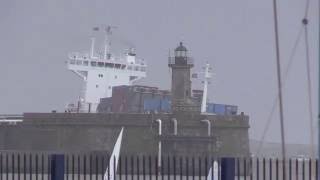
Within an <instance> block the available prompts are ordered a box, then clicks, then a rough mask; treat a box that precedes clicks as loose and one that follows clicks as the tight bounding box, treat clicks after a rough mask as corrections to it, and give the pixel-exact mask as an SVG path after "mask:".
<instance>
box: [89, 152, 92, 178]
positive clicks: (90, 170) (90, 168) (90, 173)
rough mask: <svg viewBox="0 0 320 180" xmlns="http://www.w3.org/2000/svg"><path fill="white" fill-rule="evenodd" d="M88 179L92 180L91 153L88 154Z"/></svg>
mask: <svg viewBox="0 0 320 180" xmlns="http://www.w3.org/2000/svg"><path fill="white" fill-rule="evenodd" d="M89 179H90V180H92V154H91V153H90V156H89Z"/></svg>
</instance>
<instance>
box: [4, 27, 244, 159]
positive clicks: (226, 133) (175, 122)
mask: <svg viewBox="0 0 320 180" xmlns="http://www.w3.org/2000/svg"><path fill="white" fill-rule="evenodd" d="M94 30H99V28H94ZM111 34H112V27H110V26H109V27H107V28H104V35H105V39H104V45H103V48H102V49H103V50H102V51H100V52H99V51H95V38H92V39H91V49H90V52H89V53H70V54H69V56H68V57H69V59H68V60H67V62H66V64H67V68H68V69H69V70H70V71H72V72H73V73H75V74H76V75H77V76H79V77H80V78H81V79H82V80H83V88H82V90H81V96H80V97H79V99H78V100H76V101H75V102H76V103H70V104H68V105H67V106H66V109H65V112H56V111H52V112H50V113H24V114H23V115H22V117H20V118H19V117H16V116H14V117H10V116H4V117H2V120H1V125H0V150H2V151H19V152H63V153H75V152H78V153H90V152H103V153H105V152H107V153H108V152H111V151H112V148H113V145H114V142H115V140H116V138H117V135H118V134H119V132H120V129H121V128H122V127H124V132H123V144H122V148H121V154H130V155H143V154H148V155H158V154H159V153H161V154H162V155H164V156H165V155H177V156H217V157H225V156H228V157H229V156H232V157H249V156H250V149H249V136H248V130H249V116H248V115H245V113H243V112H241V113H238V112H237V111H238V109H237V106H234V105H225V104H223V103H222V104H218V103H212V102H207V94H208V92H209V91H208V83H209V79H210V77H211V73H210V71H211V68H210V65H209V64H206V66H205V68H204V69H205V71H204V72H202V74H203V75H204V81H203V83H204V86H203V89H201V90H197V89H192V77H194V76H195V75H194V74H191V70H192V68H193V67H194V63H195V60H194V59H193V58H191V57H190V56H189V53H188V49H187V48H186V47H185V46H184V44H183V43H182V42H180V43H178V46H177V47H176V48H175V49H174V54H173V55H169V57H168V59H167V60H164V61H163V62H164V63H167V64H168V68H170V70H171V72H172V73H171V89H170V90H161V89H159V88H158V87H149V86H141V85H137V81H138V80H139V79H142V78H145V77H146V75H147V74H146V73H147V68H148V66H147V63H146V61H145V60H143V59H139V58H138V57H137V55H136V52H135V50H134V49H129V50H127V51H126V52H125V53H124V55H123V56H115V55H114V54H113V53H111V51H110V49H111V48H110V46H111V41H110V35H111ZM160 144H161V145H160Z"/></svg>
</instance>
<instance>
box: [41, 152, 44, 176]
mask: <svg viewBox="0 0 320 180" xmlns="http://www.w3.org/2000/svg"><path fill="white" fill-rule="evenodd" d="M41 180H44V155H43V154H41Z"/></svg>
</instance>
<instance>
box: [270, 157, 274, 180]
mask: <svg viewBox="0 0 320 180" xmlns="http://www.w3.org/2000/svg"><path fill="white" fill-rule="evenodd" d="M272 167H273V166H272V158H270V159H269V179H270V180H272V176H273V174H272Z"/></svg>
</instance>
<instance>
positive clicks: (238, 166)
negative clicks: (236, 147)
mask: <svg viewBox="0 0 320 180" xmlns="http://www.w3.org/2000/svg"><path fill="white" fill-rule="evenodd" d="M237 178H238V180H240V158H237Z"/></svg>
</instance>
